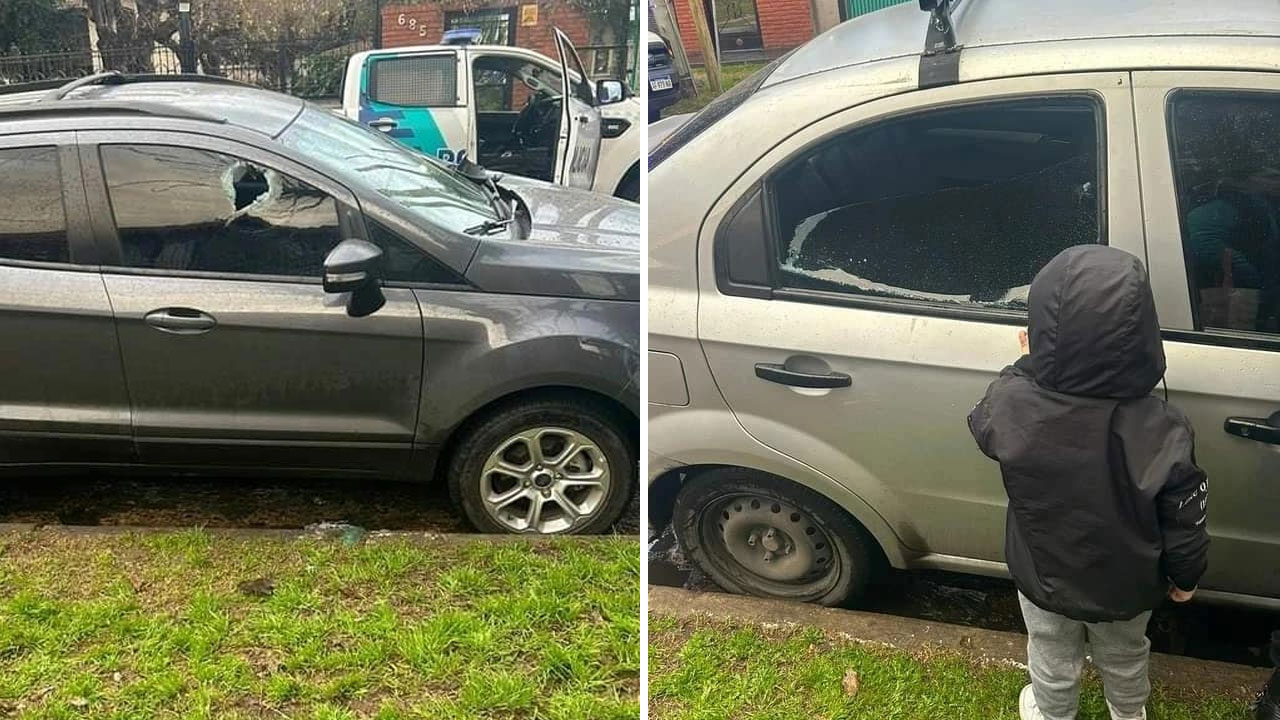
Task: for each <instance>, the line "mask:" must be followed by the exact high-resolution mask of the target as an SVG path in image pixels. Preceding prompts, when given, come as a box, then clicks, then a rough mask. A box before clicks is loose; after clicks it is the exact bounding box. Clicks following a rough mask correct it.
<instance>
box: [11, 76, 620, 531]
mask: <svg viewBox="0 0 1280 720" xmlns="http://www.w3.org/2000/svg"><path fill="white" fill-rule="evenodd" d="M638 270H639V214H638V210H637V208H636V206H635V205H634V204H631V203H625V202H619V201H616V200H612V199H609V198H604V197H601V196H596V195H591V194H588V193H585V192H579V191H572V190H568V189H564V188H559V187H554V186H550V185H547V184H545V183H540V182H536V181H531V180H521V179H518V178H508V179H503V178H495V177H492V176H490V175H488V174H487V173H485V172H484V171H483V170H482V169H479V168H477V167H475V166H473V165H465V164H464V165H463V166H462V167H460V168H459V169H456V170H455V169H451V168H449V167H446V166H444V165H441V164H439V163H437V162H435V161H434V160H430V159H427V158H424V157H423V156H420V155H418V154H416V153H414V152H413V151H411V150H409V149H407V148H405V147H404V146H402V145H400V144H398V143H396V142H394V141H392V140H389V139H387V138H385V137H384V136H382V135H381V134H380V133H378V132H376V131H373V130H370V129H368V128H365V127H362V126H360V125H358V124H355V123H352V122H350V121H348V120H345V119H343V118H340V117H338V116H336V115H334V114H333V113H331V112H328V111H325V110H323V109H320V108H318V107H315V106H312V105H309V104H306V103H304V102H302V101H300V100H297V99H296V98H291V97H287V96H284V95H279V94H276V93H271V92H266V91H263V90H258V89H254V88H250V87H247V86H242V85H238V84H234V83H228V82H225V81H218V80H216V79H215V78H199V77H189V76H184V77H168V78H163V77H146V76H141V77H137V76H135V77H127V76H121V75H117V74H104V75H100V76H95V77H91V78H88V79H86V80H83V81H76V82H74V83H71V84H69V85H67V86H64V87H62V88H58V89H53V90H48V91H46V92H43V93H35V94H32V93H22V94H11V95H7V96H0V347H2V348H3V352H2V353H0V471H4V472H8V473H28V472H30V471H31V470H32V469H33V468H39V469H48V468H54V469H57V468H83V467H86V466H88V467H122V466H128V467H132V466H143V467H149V468H165V469H172V470H180V471H198V472H204V473H212V474H225V473H244V472H250V473H273V474H274V473H279V474H304V475H322V474H329V475H343V476H368V477H379V478H391V479H402V480H415V481H431V480H437V481H443V482H447V483H448V485H449V489H450V491H451V494H452V496H453V497H454V499H455V500H456V501H457V503H458V504H459V505H460V506H461V508H462V510H464V511H465V513H466V515H467V517H468V518H470V520H471V521H472V523H473V524H474V525H475V526H477V527H478V528H480V529H481V530H485V531H493V532H536V533H565V532H595V531H601V530H604V529H607V528H608V527H609V526H610V525H611V524H612V523H613V522H614V521H615V520H616V519H617V518H618V517H619V516H620V515H621V514H622V512H623V510H624V508H625V507H626V505H627V502H628V499H629V498H630V497H631V494H632V492H633V487H634V485H635V484H636V483H635V478H636V466H637V462H636V458H637V454H638V420H637V408H638V404H639V391H638V378H639V372H638V370H639V321H640V314H639V304H638V289H639V273H638Z"/></svg>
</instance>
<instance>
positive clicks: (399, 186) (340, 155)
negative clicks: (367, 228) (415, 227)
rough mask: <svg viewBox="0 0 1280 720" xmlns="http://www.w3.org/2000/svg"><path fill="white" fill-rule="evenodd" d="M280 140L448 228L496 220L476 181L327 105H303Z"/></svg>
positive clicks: (486, 198) (491, 206)
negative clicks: (333, 110)
mask: <svg viewBox="0 0 1280 720" xmlns="http://www.w3.org/2000/svg"><path fill="white" fill-rule="evenodd" d="M280 140H281V142H283V143H284V144H285V145H288V146H289V147H291V148H294V149H296V150H298V151H299V152H302V153H303V154H305V155H307V156H308V157H310V158H312V159H314V160H315V161H316V162H317V163H319V164H320V165H322V166H323V167H324V168H326V169H327V170H328V171H329V172H332V173H333V174H334V175H336V176H338V177H344V178H354V180H355V181H356V182H358V183H360V184H363V185H365V186H367V187H370V188H372V189H373V190H375V191H377V192H378V193H380V194H382V195H384V196H385V197H388V198H390V199H391V200H394V201H395V202H397V203H399V204H400V205H401V206H403V207H404V208H405V209H407V210H409V211H411V212H413V213H414V214H416V215H418V216H420V217H422V218H424V219H426V220H428V221H430V222H431V223H433V224H436V225H440V226H442V227H445V228H447V229H449V230H454V231H456V232H463V231H464V230H466V229H467V228H470V227H474V226H477V225H481V224H483V223H485V222H486V221H493V220H498V219H499V218H498V216H497V213H496V212H495V211H494V208H493V204H492V203H491V202H490V198H489V195H488V194H487V193H486V192H485V190H484V189H483V188H481V187H480V186H479V185H476V184H475V183H473V182H471V181H470V180H467V179H466V178H464V177H462V176H461V175H459V174H457V173H456V172H454V171H453V170H451V169H449V168H448V167H446V166H445V165H443V164H442V163H440V162H439V161H437V160H435V159H433V158H429V157H427V156H425V155H423V154H421V153H418V152H416V151H414V150H412V149H411V148H409V147H406V146H404V145H401V144H400V143H398V142H396V141H395V140H392V139H391V138H389V137H387V136H385V135H383V134H382V133H380V132H378V131H377V130H373V129H371V128H368V127H365V126H364V125H360V124H358V123H355V122H352V121H351V120H348V119H347V118H344V117H340V116H338V115H336V114H334V113H331V112H328V111H326V110H320V109H317V108H314V107H308V108H306V109H305V110H303V111H302V114H301V115H300V116H299V117H298V119H297V120H296V121H294V123H293V124H292V125H290V126H289V127H288V129H287V130H285V132H284V134H283V135H281V136H280Z"/></svg>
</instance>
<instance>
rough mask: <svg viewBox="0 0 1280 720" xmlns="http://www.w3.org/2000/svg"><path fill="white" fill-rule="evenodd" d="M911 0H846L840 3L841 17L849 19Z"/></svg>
mask: <svg viewBox="0 0 1280 720" xmlns="http://www.w3.org/2000/svg"><path fill="white" fill-rule="evenodd" d="M909 1H910V0H844V1H843V2H842V3H840V16H841V17H840V19H841V20H848V19H849V18H854V17H858V16H859V15H866V14H867V13H869V12H875V11H876V10H883V9H884V8H887V7H890V6H892V5H900V4H902V3H904V2H909Z"/></svg>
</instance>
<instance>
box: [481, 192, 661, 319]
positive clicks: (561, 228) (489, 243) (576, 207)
mask: <svg viewBox="0 0 1280 720" xmlns="http://www.w3.org/2000/svg"><path fill="white" fill-rule="evenodd" d="M501 183H502V186H503V187H505V188H508V189H510V190H511V191H512V192H514V193H516V194H517V195H519V196H520V198H521V199H522V200H524V202H525V204H526V205H527V206H528V208H529V215H530V216H531V218H532V227H531V228H530V231H529V236H528V237H526V238H521V239H516V240H513V239H509V238H499V237H489V238H485V239H484V240H482V241H481V243H480V247H479V248H478V249H477V250H476V256H475V259H474V260H472V261H471V265H470V266H469V267H468V268H467V278H468V279H469V280H470V281H471V282H473V283H474V284H475V285H476V286H478V287H480V288H483V289H484V290H487V291H489V292H509V293H521V294H530V295H555V296H560V297H589V298H599V299H605V300H629V301H638V300H639V299H640V206H639V205H637V204H635V203H632V202H627V201H625V200H619V199H617V198H612V197H608V196H605V195H598V194H595V193H590V192H586V191H583V190H574V189H570V188H566V187H561V186H559V185H552V184H550V183H545V182H540V181H538V180H530V179H528V178H521V177H505V178H503V179H502V180H501Z"/></svg>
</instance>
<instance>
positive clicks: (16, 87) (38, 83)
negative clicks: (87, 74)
mask: <svg viewBox="0 0 1280 720" xmlns="http://www.w3.org/2000/svg"><path fill="white" fill-rule="evenodd" d="M66 82H67V81H66V80H32V81H30V82H19V83H9V84H7V85H6V84H4V83H0V95H15V94H17V93H27V92H39V91H41V90H51V89H53V88H56V87H58V86H60V85H63V84H64V83H66Z"/></svg>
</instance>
